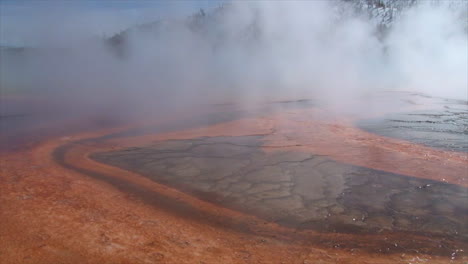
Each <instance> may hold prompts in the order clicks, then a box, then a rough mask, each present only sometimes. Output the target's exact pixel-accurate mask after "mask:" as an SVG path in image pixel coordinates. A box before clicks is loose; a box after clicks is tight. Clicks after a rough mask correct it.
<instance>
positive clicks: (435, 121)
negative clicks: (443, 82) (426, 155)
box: [357, 98, 468, 152]
mask: <svg viewBox="0 0 468 264" xmlns="http://www.w3.org/2000/svg"><path fill="white" fill-rule="evenodd" d="M432 100H433V101H435V102H433V104H434V105H435V106H436V105H437V106H438V107H434V109H432V110H420V111H411V112H399V113H392V114H387V115H385V116H383V117H381V118H375V119H368V120H361V121H359V122H358V124H357V125H358V127H360V128H362V129H364V130H366V131H369V132H371V133H375V134H379V135H382V136H387V137H394V138H399V139H403V140H408V141H411V142H413V143H417V144H422V145H426V146H429V147H434V148H440V149H444V150H450V151H460V152H468V105H467V103H466V102H462V101H456V100H448V99H439V98H432Z"/></svg>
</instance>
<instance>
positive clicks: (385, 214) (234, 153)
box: [91, 136, 468, 240]
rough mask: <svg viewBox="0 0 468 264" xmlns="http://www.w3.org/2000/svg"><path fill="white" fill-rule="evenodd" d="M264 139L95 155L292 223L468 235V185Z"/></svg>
mask: <svg viewBox="0 0 468 264" xmlns="http://www.w3.org/2000/svg"><path fill="white" fill-rule="evenodd" d="M262 144H263V141H262V136H240V137H202V138H195V139H188V140H169V141H163V142H158V143H156V144H153V145H149V146H144V147H135V148H127V149H123V150H118V151H112V152H101V153H94V154H92V155H91V158H92V159H94V160H96V161H98V162H102V163H107V164H110V165H113V166H116V167H120V168H123V169H126V170H130V171H135V172H137V173H139V174H141V175H144V176H146V177H149V178H150V179H152V180H154V181H156V182H159V183H163V184H166V185H168V186H171V187H175V188H178V189H181V190H183V191H185V192H187V193H190V194H193V195H195V196H197V197H199V198H201V199H203V200H207V201H209V202H212V203H215V204H219V205H222V206H225V207H228V208H232V209H235V210H239V211H242V212H246V213H249V214H253V215H256V216H259V217H261V218H263V219H266V220H268V221H271V222H276V223H278V224H281V225H285V226H288V227H293V228H298V229H313V230H316V231H319V232H338V233H380V232H382V231H403V232H410V233H414V234H422V235H425V236H438V237H439V236H440V237H445V238H450V239H456V240H466V239H467V238H468V232H467V224H466V223H467V215H468V214H467V213H468V204H467V203H466V201H467V200H468V191H467V189H466V188H464V187H461V186H457V185H452V184H448V183H443V182H436V181H432V180H426V179H418V178H413V177H408V176H404V175H398V174H393V173H388V172H383V171H379V170H374V169H370V168H364V167H359V166H353V165H349V164H345V163H340V162H336V161H333V160H331V159H329V158H327V157H325V156H320V155H314V154H311V153H304V152H294V151H278V152H269V153H266V152H264V151H263V150H262V149H261V146H262Z"/></svg>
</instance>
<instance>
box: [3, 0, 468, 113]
mask: <svg viewBox="0 0 468 264" xmlns="http://www.w3.org/2000/svg"><path fill="white" fill-rule="evenodd" d="M452 2H455V3H456V5H453V6H450V5H444V4H443V3H439V4H433V3H432V4H430V3H426V4H425V2H424V1H422V2H421V3H420V4H417V5H414V6H412V7H411V8H407V9H405V10H403V11H402V12H401V13H400V14H399V16H398V17H397V18H395V19H394V21H393V23H392V25H391V26H389V27H388V28H382V27H380V28H379V27H378V23H377V22H376V20H375V19H371V18H369V17H368V16H366V15H364V14H362V13H358V12H353V11H352V10H354V9H353V8H352V4H350V3H346V2H341V1H340V2H338V1H299V2H291V1H287V2H286V1H284V2H283V1H251V2H250V1H245V2H244V1H238V2H232V3H230V4H228V5H225V6H224V7H221V8H219V9H217V10H214V11H213V10H212V11H206V14H205V13H198V14H196V15H194V16H192V17H190V18H189V19H168V20H162V21H159V22H157V23H154V24H151V25H147V26H139V27H134V28H133V29H131V30H128V31H125V32H124V33H122V34H121V35H120V37H121V39H120V42H119V41H117V40H119V39H118V38H117V37H116V38H114V42H113V41H112V39H111V40H103V39H102V38H86V37H84V36H83V35H84V34H81V33H82V32H78V31H77V32H73V31H67V30H66V29H65V28H62V25H70V24H73V23H75V22H76V21H74V20H72V21H70V20H67V17H69V16H68V15H69V14H70V10H68V12H66V13H65V15H56V16H59V17H54V19H52V20H51V19H49V20H48V23H47V24H46V26H44V27H43V29H44V31H38V32H35V36H36V37H37V43H39V45H38V48H36V49H32V50H31V51H24V52H23V53H21V54H13V55H11V54H3V55H4V56H2V59H1V65H0V66H1V70H2V73H1V74H2V78H1V85H2V87H22V89H28V90H30V91H31V92H33V93H36V94H38V95H40V96H43V97H44V96H45V97H47V98H48V100H50V101H53V102H57V104H63V105H64V106H65V108H67V109H68V111H75V112H80V113H86V112H105V113H109V114H110V113H117V114H119V115H127V116H132V115H137V114H139V113H143V112H154V113H156V112H158V113H159V112H164V111H170V110H171V109H174V108H179V107H185V106H190V105H194V104H210V103H223V102H233V103H246V104H249V103H256V102H258V101H268V100H285V99H302V98H312V99H319V100H322V101H324V102H328V103H330V104H333V105H336V106H340V105H341V104H342V103H343V102H345V101H346V100H348V99H349V98H350V97H359V96H361V95H362V94H366V93H370V92H374V91H382V90H404V91H418V92H424V93H427V94H430V95H434V96H441V97H448V98H457V99H462V100H466V97H467V87H468V80H467V72H468V62H467V59H468V53H467V52H468V51H467V45H468V43H467V31H468V27H467V22H468V21H467V20H466V17H467V15H468V14H467V3H466V2H463V1H461V2H457V1H452ZM454 6H455V8H454ZM55 13H59V14H60V13H61V12H55ZM71 13H73V12H71ZM66 14H68V15H66ZM47 15H50V14H47ZM74 18H76V17H74ZM103 20H104V21H99V19H98V16H94V20H92V23H94V24H96V23H100V22H102V23H105V22H106V21H111V22H115V21H116V19H110V20H108V19H107V20H106V19H103ZM38 21H39V20H38ZM51 21H54V23H51ZM57 21H60V22H59V23H57ZM46 31H47V32H49V33H47V34H46V33H45V32H46Z"/></svg>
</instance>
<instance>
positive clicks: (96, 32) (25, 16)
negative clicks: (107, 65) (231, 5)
mask: <svg viewBox="0 0 468 264" xmlns="http://www.w3.org/2000/svg"><path fill="white" fill-rule="evenodd" d="M224 1H226V0H197V1H195V0H192V1H181V0H177V1H157V0H134V1H131V0H106V1H104V0H80V1H73V0H28V1H21V0H0V45H14V46H23V45H26V46H29V45H35V44H36V43H38V42H40V41H41V38H44V37H43V36H48V35H49V34H50V33H51V32H52V31H57V30H61V31H63V30H65V31H67V32H68V33H69V32H74V34H75V35H76V36H80V37H86V36H103V35H112V34H114V33H116V32H118V31H121V30H123V29H126V28H128V27H130V26H132V25H135V24H139V23H144V22H148V21H154V20H156V19H158V18H167V17H180V16H187V15H189V14H191V13H193V12H196V11H197V10H199V9H200V8H203V9H210V8H213V7H216V6H218V5H220V4H221V3H222V2H224ZM55 33H61V32H55Z"/></svg>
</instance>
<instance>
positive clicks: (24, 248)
mask: <svg viewBox="0 0 468 264" xmlns="http://www.w3.org/2000/svg"><path fill="white" fill-rule="evenodd" d="M392 96H393V97H395V98H396V99H395V101H397V102H398V104H399V108H398V109H399V111H392V112H385V111H383V110H376V111H373V112H372V114H366V115H364V114H362V113H361V112H359V113H357V112H356V113H355V112H351V113H342V112H339V111H334V110H331V109H327V108H325V107H323V106H322V105H321V104H320V103H316V102H313V101H308V100H301V101H290V102H275V103H266V104H262V105H260V106H258V107H256V108H252V109H247V110H246V109H242V110H240V109H238V108H236V106H232V105H221V106H219V105H218V106H211V107H208V108H205V109H203V110H200V112H199V113H196V112H191V113H185V114H183V115H180V116H176V117H174V118H168V119H167V120H162V121H161V122H159V123H155V124H152V123H149V122H140V123H136V124H119V125H115V126H114V127H106V128H100V129H95V130H90V129H89V128H88V129H87V130H86V131H82V132H80V131H77V133H75V134H70V133H69V131H66V133H67V134H64V135H60V136H57V135H55V134H52V135H51V136H50V137H47V138H45V139H41V140H40V142H35V143H34V144H30V145H26V146H23V147H18V150H15V151H13V150H12V151H10V152H6V153H3V154H2V167H3V168H4V169H3V170H2V174H1V176H2V178H1V179H2V181H1V185H0V186H1V189H0V190H1V192H2V196H1V199H2V201H1V204H2V212H1V213H0V216H1V219H3V220H4V221H3V222H4V224H3V225H2V228H1V229H0V235H1V236H2V237H4V238H5V239H2V241H3V242H0V249H2V251H0V256H3V257H2V259H4V260H6V262H5V263H19V262H22V263H51V262H57V263H58V262H60V261H65V260H67V261H68V262H66V263H82V261H90V262H93V263H94V262H96V261H100V260H105V261H110V260H112V261H114V262H113V263H130V262H132V263H133V262H138V263H140V262H149V263H174V262H177V263H193V262H192V260H195V261H198V262H200V263H203V262H205V263H213V262H214V261H217V260H219V259H222V261H223V262H225V263H257V262H258V263H424V262H427V263H464V262H466V260H467V257H466V255H465V251H466V250H467V243H468V240H467V239H468V232H467V215H468V214H467V213H468V205H467V204H468V203H467V199H468V191H467V187H468V183H467V176H468V175H467V164H468V163H467V148H466V147H467V145H466V142H467V141H466V137H467V113H468V109H467V105H466V102H460V101H453V100H445V99H439V98H432V97H427V96H422V95H419V94H409V93H402V94H396V95H392ZM384 97H385V98H386V97H388V95H385V96H384ZM384 103H385V102H383V104H384ZM5 241H9V243H8V244H7V243H6V242H5ZM80 241H81V242H80ZM314 261H315V262H314ZM64 263H65V262H64ZM106 263H107V262H106Z"/></svg>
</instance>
